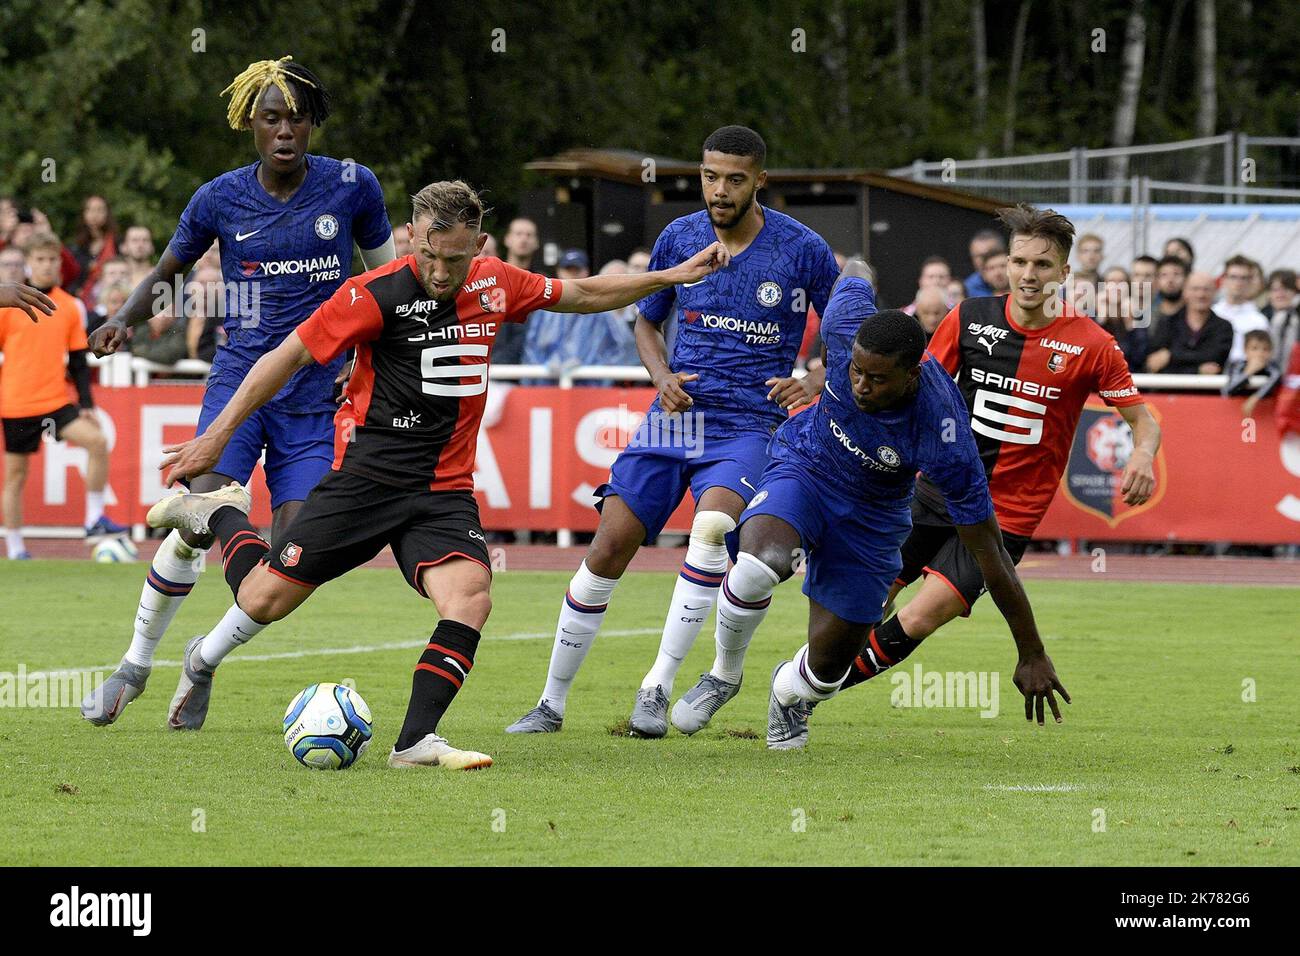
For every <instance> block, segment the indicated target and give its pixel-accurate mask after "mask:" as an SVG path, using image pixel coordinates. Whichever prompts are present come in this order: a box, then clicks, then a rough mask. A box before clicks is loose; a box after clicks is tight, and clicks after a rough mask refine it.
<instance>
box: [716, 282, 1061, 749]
mask: <svg viewBox="0 0 1300 956" xmlns="http://www.w3.org/2000/svg"><path fill="white" fill-rule="evenodd" d="M821 333H822V340H823V342H824V343H825V350H826V359H825V361H826V369H827V378H826V383H825V388H824V389H823V391H822V396H821V400H820V401H819V402H818V403H817V405H816V406H815V407H813V408H811V409H809V410H808V411H806V412H804V413H803V414H802V415H798V416H796V417H795V418H794V419H792V420H791V421H789V422H787V423H786V424H785V425H783V426H782V427H781V428H780V429H779V430H778V431H777V433H776V435H775V436H774V437H773V439H772V448H771V462H770V464H769V465H768V467H767V470H766V471H765V472H764V473H763V476H762V479H761V480H760V482H759V485H758V493H757V494H756V495H754V497H753V500H752V501H751V502H750V504H749V507H748V508H747V509H746V511H745V513H744V515H742V517H741V522H740V527H739V528H738V529H737V531H736V532H734V533H733V534H732V535H730V536H729V538H728V544H729V545H730V546H731V548H732V551H733V553H735V555H736V562H735V564H734V566H733V567H732V569H731V570H730V571H729V572H728V573H727V576H726V579H725V580H724V582H723V584H722V589H723V598H722V599H723V601H724V602H729V603H730V604H731V605H733V606H734V607H735V608H736V611H735V612H734V613H732V614H730V615H728V618H727V619H726V620H724V619H723V617H722V615H719V621H718V634H719V640H723V638H724V633H725V634H726V639H727V640H728V642H729V643H730V645H731V646H732V647H733V648H734V650H735V652H736V653H737V654H738V655H740V658H741V659H742V660H743V656H744V653H745V649H746V648H747V647H748V645H749V641H750V639H751V638H752V637H753V634H754V632H755V630H757V628H758V626H759V624H760V622H761V621H762V620H763V617H764V615H765V614H766V613H767V608H768V606H769V605H770V604H771V600H772V591H773V589H774V588H775V587H776V586H777V585H778V584H779V583H781V582H782V581H784V580H786V579H787V578H789V577H790V576H791V575H792V574H793V572H794V564H795V561H796V557H797V556H798V555H800V554H806V555H807V576H806V577H805V579H804V585H803V591H804V593H805V594H806V595H807V596H808V601H809V614H808V643H806V644H805V645H804V646H803V647H801V648H800V649H799V651H798V652H797V653H796V654H795V656H794V659H793V660H792V661H783V662H782V663H781V664H779V665H777V668H776V670H775V671H773V674H772V692H771V698H770V701H769V707H768V729H767V744H768V746H769V747H770V748H772V749H776V750H786V749H793V748H798V747H802V746H804V745H805V744H806V743H807V740H808V714H809V712H810V711H811V709H812V706H813V705H815V704H816V703H817V702H818V701H822V700H827V699H829V698H830V697H832V696H834V695H835V693H836V692H837V691H838V690H839V686H840V684H841V683H842V682H843V680H844V678H845V677H846V676H847V675H848V672H849V668H850V667H851V666H852V664H853V659H854V658H855V657H856V656H857V655H858V653H859V652H862V651H863V648H864V647H866V646H867V645H868V643H869V642H870V641H871V640H872V639H873V638H872V629H873V628H874V627H875V625H877V624H878V623H880V619H881V610H882V608H883V607H884V604H885V601H886V599H887V598H888V596H889V589H890V587H891V585H892V584H893V582H894V578H895V577H896V576H897V575H898V572H899V570H900V569H901V567H902V557H901V555H900V550H899V549H900V548H901V547H902V544H903V541H904V540H906V538H907V535H908V532H910V531H911V527H912V516H911V500H912V493H913V488H914V486H915V484H916V474H917V472H918V471H921V472H924V473H925V475H926V477H927V478H929V479H930V480H931V481H932V482H933V483H934V484H935V485H936V486H937V487H938V488H939V489H940V490H941V491H942V492H943V495H944V498H945V500H946V502H947V505H948V512H949V514H951V515H952V518H953V521H954V523H955V524H956V526H957V530H958V534H960V535H961V540H962V543H963V544H964V545H965V546H966V547H967V548H968V549H969V551H970V552H971V554H972V555H974V557H975V558H976V560H977V561H978V562H979V565H980V568H981V570H982V571H983V574H984V578H985V580H986V582H987V583H988V589H989V593H990V594H991V595H992V596H993V600H994V601H995V602H996V603H997V605H998V608H999V609H1000V610H1001V611H1002V613H1003V615H1004V617H1005V618H1006V620H1007V623H1008V624H1009V625H1010V628H1011V633H1012V636H1013V638H1014V639H1015V642H1016V646H1017V648H1018V650H1019V652H1020V661H1019V665H1018V666H1017V668H1016V672H1015V683H1016V686H1017V687H1018V688H1020V691H1021V693H1023V694H1024V695H1025V698H1026V707H1025V713H1026V716H1029V713H1030V707H1031V705H1032V704H1034V703H1036V704H1037V709H1038V719H1039V723H1042V714H1043V710H1042V708H1043V701H1044V700H1046V701H1047V703H1049V704H1050V705H1051V709H1052V713H1053V715H1054V716H1055V717H1056V718H1057V720H1059V719H1060V713H1059V710H1058V708H1057V704H1056V699H1055V698H1054V697H1053V696H1052V694H1053V691H1056V692H1059V693H1060V694H1061V696H1062V697H1063V698H1065V700H1066V701H1067V702H1068V701H1069V699H1070V698H1069V695H1068V694H1067V693H1066V691H1065V688H1064V687H1062V686H1061V683H1060V681H1059V680H1058V679H1057V677H1056V672H1055V670H1054V669H1053V667H1052V662H1051V660H1050V659H1049V658H1048V656H1047V653H1046V651H1045V650H1044V649H1043V644H1042V641H1041V640H1040V639H1039V636H1038V631H1037V628H1036V626H1035V624H1034V616H1033V611H1032V610H1031V609H1030V606H1029V601H1028V599H1027V598H1026V597H1025V593H1024V591H1023V589H1022V588H1021V586H1020V581H1019V579H1018V578H1017V577H1016V573H1015V567H1014V565H1013V564H1012V561H1011V558H1010V556H1009V555H1008V554H1007V552H1006V549H1005V548H1004V547H1003V544H1002V535H1001V532H1000V531H999V530H998V525H997V520H996V519H995V517H994V514H993V502H992V499H991V498H990V497H989V490H988V482H987V479H986V478H985V474H984V466H983V464H982V463H981V462H980V457H979V452H978V449H977V448H976V445H975V439H974V436H973V435H972V433H971V430H970V426H969V416H968V414H967V412H966V405H965V401H964V399H963V398H962V395H961V392H960V391H959V390H958V388H957V386H956V384H955V383H954V382H953V380H952V379H951V377H949V375H948V373H947V371H946V370H945V369H944V367H943V366H942V365H941V364H940V363H939V362H938V361H936V360H934V359H933V358H931V357H930V356H929V355H927V354H926V352H925V333H924V332H923V331H922V329H921V326H920V324H919V323H918V322H917V321H916V319H915V318H913V317H912V316H909V315H907V314H906V313H904V312H902V311H899V310H897V309H891V310H888V311H885V312H876V303H875V292H874V290H873V289H872V287H871V284H870V283H869V282H867V281H866V280H865V279H863V278H860V277H856V276H851V275H846V276H845V277H844V278H842V279H841V280H840V281H839V283H838V285H837V286H836V287H835V291H834V294H833V295H832V296H831V301H830V306H829V307H828V309H827V311H826V313H825V315H824V316H823V319H822V328H821ZM737 552H738V553H737ZM723 703H725V701H723ZM719 706H721V705H719ZM716 710H717V708H714V710H713V712H716ZM709 716H710V717H711V716H712V712H711V713H710V714H709ZM706 722H707V721H706Z"/></svg>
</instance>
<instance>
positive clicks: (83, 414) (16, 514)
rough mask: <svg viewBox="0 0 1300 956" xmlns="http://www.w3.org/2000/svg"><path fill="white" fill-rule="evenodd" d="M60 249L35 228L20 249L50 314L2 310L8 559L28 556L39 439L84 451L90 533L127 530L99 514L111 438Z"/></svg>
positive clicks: (0, 401)
mask: <svg viewBox="0 0 1300 956" xmlns="http://www.w3.org/2000/svg"><path fill="white" fill-rule="evenodd" d="M60 251H61V246H60V244H59V240H58V239H56V238H55V237H54V236H53V235H52V234H51V233H48V232H40V233H36V234H35V235H33V236H31V237H30V238H29V239H28V240H27V242H26V243H25V244H24V246H23V254H24V255H25V256H26V258H27V271H28V273H29V277H30V282H31V285H32V286H33V287H34V288H35V290H39V292H40V293H43V295H44V297H45V298H46V299H47V300H48V301H49V302H51V303H53V306H54V309H53V312H51V313H50V314H48V315H44V316H40V317H39V318H38V320H36V321H33V315H32V312H33V310H32V309H30V308H23V305H22V304H19V305H16V306H14V307H11V308H2V309H0V351H2V352H3V353H4V357H5V362H4V367H3V372H2V373H0V419H3V422H4V440H5V484H4V518H5V543H6V545H7V547H8V553H9V557H10V558H14V559H25V558H30V557H31V555H30V554H28V552H27V548H26V546H25V544H24V543H23V533H22V527H23V486H24V485H25V484H26V483H27V469H28V464H29V462H30V460H31V456H32V455H33V454H35V453H36V451H37V449H38V448H40V443H41V440H42V438H46V437H48V438H49V439H50V440H51V441H67V442H70V443H71V444H73V445H76V446H77V447H78V448H84V449H85V450H86V452H87V454H88V455H89V462H88V464H87V469H86V520H85V525H86V535H87V537H99V536H104V535H110V534H123V533H125V532H126V530H127V529H126V528H125V527H123V526H122V525H119V524H116V523H114V522H113V521H111V520H109V518H108V517H107V516H106V515H105V514H104V485H105V484H106V483H107V480H108V442H107V440H106V439H105V438H104V433H103V431H101V430H100V427H99V423H98V422H97V421H96V420H95V412H94V400H93V398H92V397H91V394H90V368H89V367H88V366H87V365H86V312H85V307H84V306H83V305H82V304H81V301H80V300H79V299H77V298H76V297H75V296H73V295H70V294H69V293H67V292H65V291H64V290H63V289H61V288H59V271H60V269H61V261H60ZM37 301H39V300H37ZM42 311H44V308H42ZM68 372H71V373H72V379H73V381H74V383H75V384H76V386H77V398H78V405H79V406H80V407H78V405H73V404H72V403H71V402H69V401H68V384H67V374H68Z"/></svg>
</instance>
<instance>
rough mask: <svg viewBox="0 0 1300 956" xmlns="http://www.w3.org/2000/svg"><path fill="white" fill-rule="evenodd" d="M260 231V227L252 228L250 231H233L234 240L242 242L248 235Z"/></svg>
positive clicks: (253, 234)
mask: <svg viewBox="0 0 1300 956" xmlns="http://www.w3.org/2000/svg"><path fill="white" fill-rule="evenodd" d="M261 231H262V230H261V229H254V230H253V231H252V232H237V233H235V242H243V241H244V240H245V239H247V238H248V237H249V236H255V235H257V234H258V233H259V232H261Z"/></svg>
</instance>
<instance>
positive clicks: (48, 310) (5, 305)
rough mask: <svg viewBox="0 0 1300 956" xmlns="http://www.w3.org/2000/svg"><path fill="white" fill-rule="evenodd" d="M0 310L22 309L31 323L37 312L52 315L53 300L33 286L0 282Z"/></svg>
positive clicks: (35, 319)
mask: <svg viewBox="0 0 1300 956" xmlns="http://www.w3.org/2000/svg"><path fill="white" fill-rule="evenodd" d="M0 309H22V310H23V311H24V312H26V313H27V317H28V318H29V319H31V320H32V321H33V322H37V321H39V320H40V316H38V315H37V314H36V313H37V312H44V313H45V314H46V315H53V314H54V300H53V299H51V298H50V297H49V296H48V295H46V294H45V293H44V292H42V291H41V290H40V289H37V288H35V287H34V286H30V285H25V284H24V283H22V282H0Z"/></svg>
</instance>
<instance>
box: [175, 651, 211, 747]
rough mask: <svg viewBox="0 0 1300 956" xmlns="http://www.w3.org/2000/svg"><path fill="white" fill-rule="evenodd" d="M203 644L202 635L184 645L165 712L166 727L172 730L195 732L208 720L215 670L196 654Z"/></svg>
mask: <svg viewBox="0 0 1300 956" xmlns="http://www.w3.org/2000/svg"><path fill="white" fill-rule="evenodd" d="M202 644H203V635H202V634H200V635H199V636H198V637H196V638H194V639H193V640H191V641H190V642H189V643H188V644H186V645H185V657H184V658H182V663H181V679H180V683H179V684H177V685H176V694H175V696H174V697H172V704H171V708H170V709H169V710H168V712H167V726H168V727H170V728H171V729H172V730H198V729H199V728H200V727H202V726H203V721H204V720H205V719H206V718H207V716H208V701H209V700H210V699H211V698H212V672H213V670H214V668H213V667H212V665H210V664H209V663H208V662H207V661H205V660H204V659H203V656H202V655H201V654H200V653H199V647H200V646H201V645H202Z"/></svg>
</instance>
